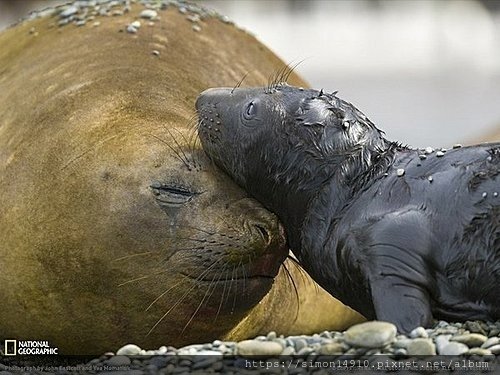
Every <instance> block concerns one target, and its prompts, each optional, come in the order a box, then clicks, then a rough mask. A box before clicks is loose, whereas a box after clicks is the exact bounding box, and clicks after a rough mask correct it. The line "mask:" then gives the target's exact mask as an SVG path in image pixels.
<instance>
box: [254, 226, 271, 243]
mask: <svg viewBox="0 0 500 375" xmlns="http://www.w3.org/2000/svg"><path fill="white" fill-rule="evenodd" d="M254 227H255V228H257V230H258V231H259V233H260V234H261V236H262V239H263V240H264V242H265V243H266V244H269V243H270V242H271V236H270V235H269V232H268V231H267V229H266V228H264V227H263V226H262V225H259V224H254Z"/></svg>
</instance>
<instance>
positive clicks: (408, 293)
mask: <svg viewBox="0 0 500 375" xmlns="http://www.w3.org/2000/svg"><path fill="white" fill-rule="evenodd" d="M370 237H371V241H370V242H371V244H370V246H369V248H368V249H367V253H366V254H367V256H368V264H367V266H368V267H369V271H368V275H369V276H368V281H369V284H370V290H371V294H372V301H373V306H374V309H375V316H376V318H377V319H378V320H385V321H389V322H392V323H394V324H395V325H396V326H397V328H398V330H399V331H400V332H403V333H408V332H410V331H411V330H412V329H414V328H416V327H419V326H422V327H428V326H429V325H430V324H431V323H432V312H431V303H430V299H431V298H432V297H431V294H432V290H431V289H432V284H433V282H432V280H433V275H430V274H429V272H428V270H429V269H431V268H430V267H429V266H428V264H427V263H428V262H429V261H430V259H429V256H428V254H430V253H431V251H430V250H431V249H432V236H431V231H430V230H429V225H428V221H427V219H426V217H425V215H424V214H423V213H421V212H419V211H417V210H405V211H399V212H397V213H391V214H390V215H387V216H386V217H384V218H382V219H381V220H380V221H379V222H378V223H377V224H375V226H374V227H373V229H372V231H371V236H370ZM434 284H435V283H434Z"/></svg>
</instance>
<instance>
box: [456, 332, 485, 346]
mask: <svg viewBox="0 0 500 375" xmlns="http://www.w3.org/2000/svg"><path fill="white" fill-rule="evenodd" d="M486 340H488V338H487V337H486V336H484V335H481V334H479V333H467V334H464V335H458V336H454V337H452V338H451V339H450V341H457V342H461V343H462V344H465V345H467V346H469V347H471V346H472V347H473V346H481V345H483V344H484V343H485V342H486Z"/></svg>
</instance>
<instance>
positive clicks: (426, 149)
mask: <svg viewBox="0 0 500 375" xmlns="http://www.w3.org/2000/svg"><path fill="white" fill-rule="evenodd" d="M433 152H434V149H433V148H432V147H426V148H425V153H426V154H432V153H433Z"/></svg>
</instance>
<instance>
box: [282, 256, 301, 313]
mask: <svg viewBox="0 0 500 375" xmlns="http://www.w3.org/2000/svg"><path fill="white" fill-rule="evenodd" d="M282 267H283V269H284V270H285V274H286V275H287V280H288V281H289V282H290V283H291V285H292V287H293V290H294V292H295V299H296V301H297V308H296V310H295V319H297V317H298V316H299V305H300V297H299V290H298V288H297V284H295V280H294V279H293V277H292V274H291V273H290V271H289V270H288V268H287V266H286V264H285V263H283V264H282Z"/></svg>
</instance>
